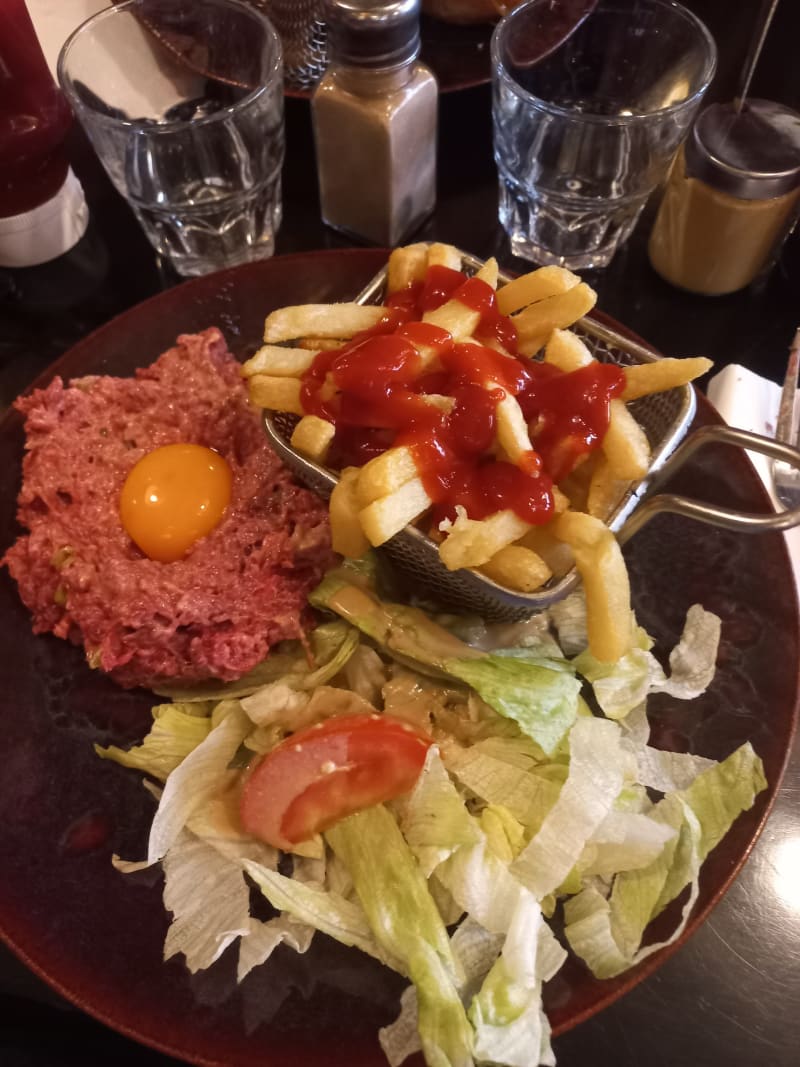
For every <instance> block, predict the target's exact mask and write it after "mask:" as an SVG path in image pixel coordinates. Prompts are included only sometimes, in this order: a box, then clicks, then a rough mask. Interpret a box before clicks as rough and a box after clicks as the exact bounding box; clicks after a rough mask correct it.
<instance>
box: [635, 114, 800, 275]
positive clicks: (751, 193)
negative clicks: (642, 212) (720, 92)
mask: <svg viewBox="0 0 800 1067" xmlns="http://www.w3.org/2000/svg"><path fill="white" fill-rule="evenodd" d="M798 210H800V115H798V114H797V113H796V112H794V111H791V110H790V109H789V108H787V107H784V106H783V105H781V104H775V103H771V102H769V101H766V100H749V101H747V103H745V104H744V106H743V107H742V108H741V110H737V108H736V106H735V105H734V104H712V105H711V106H710V107H707V108H706V109H705V110H704V111H703V112H702V113H701V115H700V116H699V118H698V119H697V121H696V123H695V125H694V128H693V130H692V132H691V134H690V136H689V138H688V140H687V142H686V144H685V146H684V148H683V149H681V151H680V153H679V155H678V157H677V159H676V160H675V163H674V165H673V168H672V172H671V174H670V178H669V181H668V182H667V186H666V189H665V192H664V198H663V200H662V202H661V206H660V207H659V210H658V215H657V217H656V221H655V225H654V227H653V232H652V234H651V235H650V244H649V254H650V262H651V263H652V265H653V267H654V268H655V269H656V271H658V273H659V274H660V275H661V276H662V277H663V278H665V279H666V280H667V281H668V282H671V283H672V284H673V285H676V286H679V287H680V288H682V289H688V290H690V291H691V292H694V293H702V294H705V295H709V296H712V295H722V294H723V293H733V292H736V291H737V290H738V289H742V288H744V286H746V285H749V284H750V282H751V281H753V280H754V279H755V278H756V277H757V276H758V274H759V273H760V272H761V271H762V270H763V269H764V268H765V267H767V266H768V265H769V264H770V263H771V262H772V260H773V258H774V256H775V254H776V253H777V251H778V249H779V248H780V246H781V243H782V242H783V240H784V238H785V237H786V236H787V234H788V233H789V231H790V229H791V227H792V224H793V223H794V221H795V219H796V218H797V213H798Z"/></svg>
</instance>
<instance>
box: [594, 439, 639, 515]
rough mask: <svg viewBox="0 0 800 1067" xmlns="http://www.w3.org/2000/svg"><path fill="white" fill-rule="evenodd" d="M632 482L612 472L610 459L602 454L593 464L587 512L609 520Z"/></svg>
mask: <svg viewBox="0 0 800 1067" xmlns="http://www.w3.org/2000/svg"><path fill="white" fill-rule="evenodd" d="M629 486H630V482H629V481H627V480H626V479H624V478H618V477H617V476H616V474H615V473H614V471H613V470H612V467H611V464H610V463H609V462H608V458H607V457H606V456H605V455H603V454H601V455H600V456H598V457H597V460H596V462H595V463H594V464H593V470H592V476H591V478H590V479H589V490H588V493H587V495H586V511H587V512H588V513H589V514H590V515H594V517H595V518H597V519H604V520H607V519H608V517H609V515H611V513H612V512H613V511H614V509H615V508H616V506H617V505H618V504H619V502H620V501H621V500H622V498H623V497H624V496H625V493H626V492H627V490H628V487H629Z"/></svg>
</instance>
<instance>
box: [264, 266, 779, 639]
mask: <svg viewBox="0 0 800 1067" xmlns="http://www.w3.org/2000/svg"><path fill="white" fill-rule="evenodd" d="M461 256H462V269H464V270H465V272H466V273H467V274H470V275H471V274H474V273H475V272H476V271H477V270H479V269H480V267H481V266H482V261H481V260H479V259H477V258H476V257H475V256H472V255H470V254H468V253H466V252H462V253H461ZM386 276H387V269H386V268H384V269H383V270H381V271H380V272H379V273H378V274H377V275H376V276H375V277H374V278H373V279H372V281H371V282H370V283H369V284H368V285H367V286H366V288H365V289H364V290H362V292H361V293H360V294H359V296H357V297H356V301H357V302H358V303H361V304H375V303H382V302H383V297H384V293H385V290H386ZM510 280H511V276H510V275H508V274H504V273H502V272H501V273H500V277H499V284H501V285H502V284H504V283H506V282H508V281H510ZM572 329H573V330H574V331H575V332H576V333H577V334H579V335H580V337H581V338H582V339H583V341H584V343H585V344H586V345H587V346H588V348H589V349H590V351H591V352H592V355H593V356H594V357H595V359H598V360H600V361H601V362H604V363H609V362H613V363H618V364H622V365H631V364H634V363H652V362H654V361H655V360H657V359H658V358H659V356H657V355H656V354H655V353H654V352H652V351H651V350H650V349H648V348H645V347H643V346H642V345H639V344H637V343H636V342H635V341H632V340H629V339H628V338H627V337H623V336H622V334H619V333H617V332H616V331H615V330H612V329H610V328H609V327H607V326H604V325H602V324H601V323H599V322H596V321H595V320H594V319H591V318H584V319H581V320H580V321H579V322H578V323H576V324H575V325H574V326H573V327H572ZM629 406H630V410H631V412H632V413H633V414H634V416H635V418H636V420H637V421H638V422H639V424H640V425H641V426H642V428H643V429H644V431H645V433H646V434H647V438H648V440H649V442H650V447H651V450H652V456H651V463H650V468H649V470H648V473H647V475H646V476H645V477H644V478H643V479H642V480H641V481H640V482H637V483H635V484H633V485H632V486H631V488H630V489H629V490H628V492H627V493H626V495H625V496H624V497H623V499H622V500H621V501H620V503H619V504H618V506H617V507H616V509H615V510H614V512H613V513H612V514H611V516H610V517H609V518H608V520H607V525H608V526H609V527H610V529H611V530H612V531H613V532H614V533H615V534H617V536H618V537H619V539H620V540H626V539H627V538H628V537H629V536H631V535H632V533H634V532H636V530H637V529H639V528H640V527H641V526H642V525H643V523H644V522H645V521H646V520H647V519H648V518H650V517H651V516H652V515H653V514H656V513H658V512H659V511H672V512H675V513H677V514H681V515H684V516H686V517H690V518H695V519H699V520H701V521H704V522H710V523H712V524H714V525H718V526H725V527H728V528H731V529H737V530H766V529H769V530H775V529H787V528H789V527H790V526H793V525H796V524H797V523H798V522H800V508H798V509H795V511H794V512H785V513H783V514H781V515H774V514H773V515H742V514H739V513H737V512H733V511H730V510H728V509H725V508H718V507H712V506H711V505H707V504H703V503H700V502H697V501H692V500H685V499H684V498H682V497H673V496H653V497H649V498H648V500H647V502H646V504H645V505H644V507H642V508H640V509H639V511H638V513H637V514H636V516H635V517H632V516H633V515H634V512H635V511H636V509H637V508H638V507H639V504H640V503H641V501H642V500H643V499H644V497H645V496H646V495H647V494H648V493H649V492H650V491H651V490H652V489H653V488H654V487H655V485H656V484H657V483H658V482H659V481H660V480H661V478H664V477H666V476H667V475H668V474H671V473H672V472H673V471H674V469H675V468H676V467H677V466H679V465H680V463H681V462H682V461H683V458H684V454H685V457H686V458H688V456H689V455H690V454H691V453H692V452H693V451H695V450H696V449H697V448H699V447H702V446H703V445H704V444H706V443H707V442H712V441H717V442H720V441H721V442H723V443H729V444H733V445H736V446H738V447H745V448H750V449H753V448H754V449H756V450H758V451H762V452H764V453H765V454H773V453H774V452H775V450H776V449H777V450H779V451H780V453H781V456H782V457H783V458H787V459H788V460H789V461H790V462H793V463H794V465H795V466H798V465H800V453H797V452H796V450H794V449H791V448H788V446H784V445H778V444H776V443H775V442H773V441H771V440H769V439H766V438H762V437H760V436H759V435H757V434H750V433H747V432H746V431H742V430H734V429H732V428H730V427H721V426H720V427H716V426H714V427H704V428H702V429H701V430H698V431H697V432H695V433H694V434H693V435H692V436H691V437H689V438H688V439H687V440H686V442H685V443H684V445H683V447H682V448H681V450H680V452H679V453H678V454H677V455H674V456H673V453H675V450H676V449H677V447H678V445H679V444H680V443H681V441H682V440H683V438H684V437H685V436H686V433H687V430H688V429H689V426H690V425H691V422H692V420H693V418H694V414H695V409H696V399H695V393H694V389H693V387H692V386H690V385H686V386H681V387H680V388H676V389H670V390H667V391H666V392H663V393H655V394H653V395H652V396H645V397H641V398H640V399H638V400H635V401H634V402H633V403H631V404H630V405H629ZM263 417H264V427H265V430H266V433H267V436H268V438H269V440H270V442H271V444H272V446H273V448H274V449H275V451H276V452H277V454H278V455H279V456H280V458H281V459H282V460H283V462H284V463H285V464H286V466H287V467H289V469H290V470H291V471H292V472H293V473H294V474H295V475H296V476H297V478H298V479H299V480H300V481H302V482H303V483H304V484H305V485H307V486H308V487H309V488H310V489H312V490H313V491H314V492H316V493H318V494H319V495H320V496H323V497H328V496H330V494H331V492H332V490H333V488H334V486H335V485H336V482H337V476H336V474H335V473H333V472H332V471H330V470H327V469H326V468H325V467H321V466H320V465H319V464H317V463H314V462H313V461H311V460H309V459H306V458H305V457H304V456H301V455H300V454H299V453H297V452H296V451H295V450H294V449H293V448H292V447H291V445H290V444H289V441H290V438H291V435H292V431H293V429H294V426H295V425H296V423H297V421H298V420H297V416H294V415H288V414H286V413H284V412H274V411H265V412H264V416H263ZM787 449H788V451H787ZM790 453H792V454H793V455H790ZM670 457H672V460H671V462H668V460H670ZM381 549H382V550H383V551H385V552H386V553H387V554H388V555H389V557H390V558H391V559H392V561H393V562H394V563H395V564H396V565H397V567H398V568H399V569H400V570H402V571H404V572H406V573H407V574H408V575H409V576H410V577H411V578H412V580H413V582H414V584H415V586H419V587H420V588H421V589H423V590H424V591H425V592H426V593H427V594H428V595H430V596H431V597H432V598H433V599H434V600H436V601H437V602H438V603H439V604H441V605H442V606H446V607H451V608H454V609H459V610H462V611H463V610H466V611H472V612H477V613H479V614H480V615H482V616H484V617H485V618H487V619H490V620H493V621H498V622H516V621H519V620H520V619H523V618H526V617H528V616H530V615H531V614H534V613H535V612H538V611H542V610H544V609H545V608H547V607H549V606H550V605H551V604H553V603H555V602H556V601H558V600H562V599H563V598H564V597H565V596H567V594H568V593H570V592H571V591H572V590H573V589H574V588H575V586H576V585H577V584H578V582H579V580H580V579H579V576H578V574H577V572H576V571H575V569H574V568H573V570H572V571H570V573H569V574H567V575H565V576H564V577H561V578H557V577H553V578H551V579H550V581H549V582H548V583H547V584H546V585H544V586H542V588H541V589H539V590H537V591H536V592H534V593H519V592H515V591H513V590H510V589H506V588H504V587H503V586H500V585H498V584H497V583H496V582H493V581H492V580H491V579H489V578H486V577H485V576H484V575H482V574H479V573H478V572H477V571H473V570H458V571H449V570H447V568H446V567H445V566H444V564H443V563H442V562H441V561H440V559H439V552H438V549H437V546H436V544H435V543H434V542H433V541H431V539H430V538H429V537H427V536H426V535H425V534H424V533H422V532H421V531H420V530H418V529H417V528H416V527H413V526H408V527H406V528H405V529H404V530H402V531H401V532H400V533H399V534H397V535H396V536H395V537H393V538H392V539H391V540H390V541H387V542H386V544H384V545H382V546H381Z"/></svg>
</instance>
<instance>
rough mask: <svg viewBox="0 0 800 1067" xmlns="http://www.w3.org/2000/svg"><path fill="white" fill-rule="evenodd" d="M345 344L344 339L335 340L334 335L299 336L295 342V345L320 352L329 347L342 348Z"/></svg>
mask: <svg viewBox="0 0 800 1067" xmlns="http://www.w3.org/2000/svg"><path fill="white" fill-rule="evenodd" d="M346 344H347V341H346V340H337V338H335V337H301V338H300V340H299V341H298V342H297V347H298V348H308V349H312V350H313V351H315V352H322V351H327V350H329V349H331V348H344V346H345V345H346Z"/></svg>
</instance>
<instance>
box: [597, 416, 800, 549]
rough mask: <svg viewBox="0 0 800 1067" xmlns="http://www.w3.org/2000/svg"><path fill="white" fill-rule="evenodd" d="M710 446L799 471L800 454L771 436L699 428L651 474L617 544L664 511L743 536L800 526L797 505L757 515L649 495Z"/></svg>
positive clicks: (667, 495)
mask: <svg viewBox="0 0 800 1067" xmlns="http://www.w3.org/2000/svg"><path fill="white" fill-rule="evenodd" d="M710 444H729V445H734V446H736V447H738V448H744V449H748V450H749V451H751V452H759V453H760V454H761V455H764V456H769V457H771V458H772V459H778V460H783V461H784V462H785V463H788V464H789V465H790V466H791V467H794V468H795V469H796V470H798V471H800V451H799V450H798V449H796V448H794V447H793V446H792V445H787V444H784V443H783V442H781V441H775V440H773V438H771V437H763V436H762V435H761V434H757V433H751V432H750V431H749V430H739V429H736V428H735V427H733V426H702V427H700V429H698V430H695V432H694V433H693V434H691V435H690V436H689V437H687V438H686V439H685V440H684V441H683V442H682V443H681V444H680V445H679V446H678V447H677V448H676V449H675V451H674V452H673V454H672V456H670V458H669V459H668V460H667V461H666V463H665V464H664V465H663V466H662V467H661V468H660V470H659V471H658V472H657V473H656V474H655V475H654V477H653V479H652V481H651V482H649V484H648V485H647V493H648V495H647V496H646V497H645V498H644V500H642V502H641V503H640V504H639V506H638V507H637V508H636V510H635V511H634V512H633V513H632V515H631V516H630V518H629V519H628V520H627V521H626V523H625V525H624V526H623V527H622V528H621V529H620V531H619V533H618V534H617V538H618V539H619V541H620V542H622V543H624V542H625V541H627V540H629V539H630V538H631V537H633V535H634V534H635V533H638V531H639V530H640V529H641V528H642V527H643V526H644V524H645V523H646V522H649V520H650V519H652V518H653V516H654V515H660V514H663V513H664V512H671V513H672V514H674V515H681V516H683V517H684V518H687V519H697V520H698V521H699V522H705V523H708V524H710V525H711V526H721V527H723V529H726V530H737V531H744V532H745V533H763V532H764V531H765V530H773V531H781V530H789V529H791V528H792V527H793V526H797V525H798V523H800V505H798V507H796V508H791V509H789V510H788V511H780V512H776V513H771V514H760V513H754V512H746V511H735V510H734V509H733V508H723V507H719V506H717V505H716V504H707V503H704V502H703V501H701V500H692V499H690V498H689V497H684V496H677V495H675V494H672V493H655V494H654V495H652V496H651V495H649V494H650V493H652V492H653V490H654V489H656V488H657V487H658V486H659V485H661V484H663V483H664V482H665V481H666V480H667V479H668V478H670V477H671V476H672V475H673V474H675V473H676V471H677V470H678V469H679V468H680V467H682V466H683V464H684V463H685V462H686V461H687V460H688V459H689V458H690V457H691V456H693V455H694V453H695V452H697V451H698V450H699V449H701V448H704V447H706V445H710Z"/></svg>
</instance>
